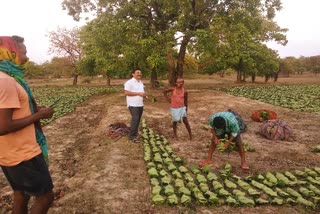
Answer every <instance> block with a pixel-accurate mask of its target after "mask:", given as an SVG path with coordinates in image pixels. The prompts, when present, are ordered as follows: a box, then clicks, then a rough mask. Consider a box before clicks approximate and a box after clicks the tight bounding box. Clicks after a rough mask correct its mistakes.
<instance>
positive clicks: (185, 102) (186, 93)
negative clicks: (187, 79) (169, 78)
mask: <svg viewBox="0 0 320 214" xmlns="http://www.w3.org/2000/svg"><path fill="white" fill-rule="evenodd" d="M183 97H184V106H185V107H186V111H188V92H187V91H185V92H184V96H183Z"/></svg>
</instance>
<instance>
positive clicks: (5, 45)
mask: <svg viewBox="0 0 320 214" xmlns="http://www.w3.org/2000/svg"><path fill="white" fill-rule="evenodd" d="M0 71H3V72H5V73H7V74H8V75H10V76H12V77H13V78H14V79H15V80H16V81H17V82H18V83H19V84H20V85H21V86H22V87H23V88H24V90H25V91H26V92H27V94H28V98H29V106H30V110H31V113H32V114H34V113H36V112H37V111H38V108H37V104H36V102H35V100H34V98H33V95H32V92H31V89H30V87H29V85H28V84H27V82H26V81H25V80H24V79H23V74H24V66H23V64H22V61H21V56H20V51H19V46H18V44H17V42H16V41H15V40H14V39H13V38H12V37H9V36H0ZM34 125H35V134H36V139H37V143H38V144H39V146H40V148H41V151H42V154H43V156H44V158H45V160H46V162H47V163H49V162H48V144H47V140H46V137H45V136H44V134H43V131H42V128H41V123H40V121H36V122H35V123H34Z"/></svg>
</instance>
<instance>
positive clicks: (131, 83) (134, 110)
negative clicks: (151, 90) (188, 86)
mask: <svg viewBox="0 0 320 214" xmlns="http://www.w3.org/2000/svg"><path fill="white" fill-rule="evenodd" d="M131 74H132V78H131V79H130V80H128V81H127V82H126V83H125V84H124V93H125V95H126V96H127V107H128V109H129V111H130V114H131V123H130V128H131V130H130V135H129V140H130V142H132V143H139V140H138V130H139V124H140V120H141V116H142V113H143V98H144V97H145V98H147V95H146V93H145V92H144V84H143V82H142V81H141V76H142V74H141V71H140V69H134V70H133V71H132V73H131Z"/></svg>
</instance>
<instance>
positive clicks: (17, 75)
mask: <svg viewBox="0 0 320 214" xmlns="http://www.w3.org/2000/svg"><path fill="white" fill-rule="evenodd" d="M26 54H27V50H26V46H25V45H24V39H23V38H22V37H19V36H12V37H10V36H0V118H1V120H0V151H1V152H0V166H1V168H2V171H3V173H4V175H5V176H6V178H7V180H8V182H9V183H10V185H11V187H12V189H13V196H14V197H13V207H12V213H28V203H29V199H30V196H35V200H34V203H33V206H32V207H31V210H30V211H31V213H47V211H48V209H49V207H50V206H51V204H52V202H53V199H54V195H53V191H52V189H53V183H52V179H51V176H50V173H49V170H48V166H47V163H46V160H47V159H48V147H47V142H46V138H45V136H44V134H43V132H42V128H41V124H40V119H45V118H51V117H52V115H53V113H54V110H53V109H52V108H45V107H42V108H38V107H37V104H36V102H35V100H34V98H33V96H32V93H31V90H30V88H29V86H28V84H27V83H26V82H25V80H24V79H23V73H24V66H23V65H24V64H25V63H26V62H27V61H28V57H27V56H26Z"/></svg>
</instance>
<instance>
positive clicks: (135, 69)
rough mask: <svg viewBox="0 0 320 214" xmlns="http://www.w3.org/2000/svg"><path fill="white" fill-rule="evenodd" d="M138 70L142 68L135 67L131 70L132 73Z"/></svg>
mask: <svg viewBox="0 0 320 214" xmlns="http://www.w3.org/2000/svg"><path fill="white" fill-rule="evenodd" d="M137 70H139V71H141V70H140V68H134V69H133V70H132V71H131V74H134V72H136V71H137Z"/></svg>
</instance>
